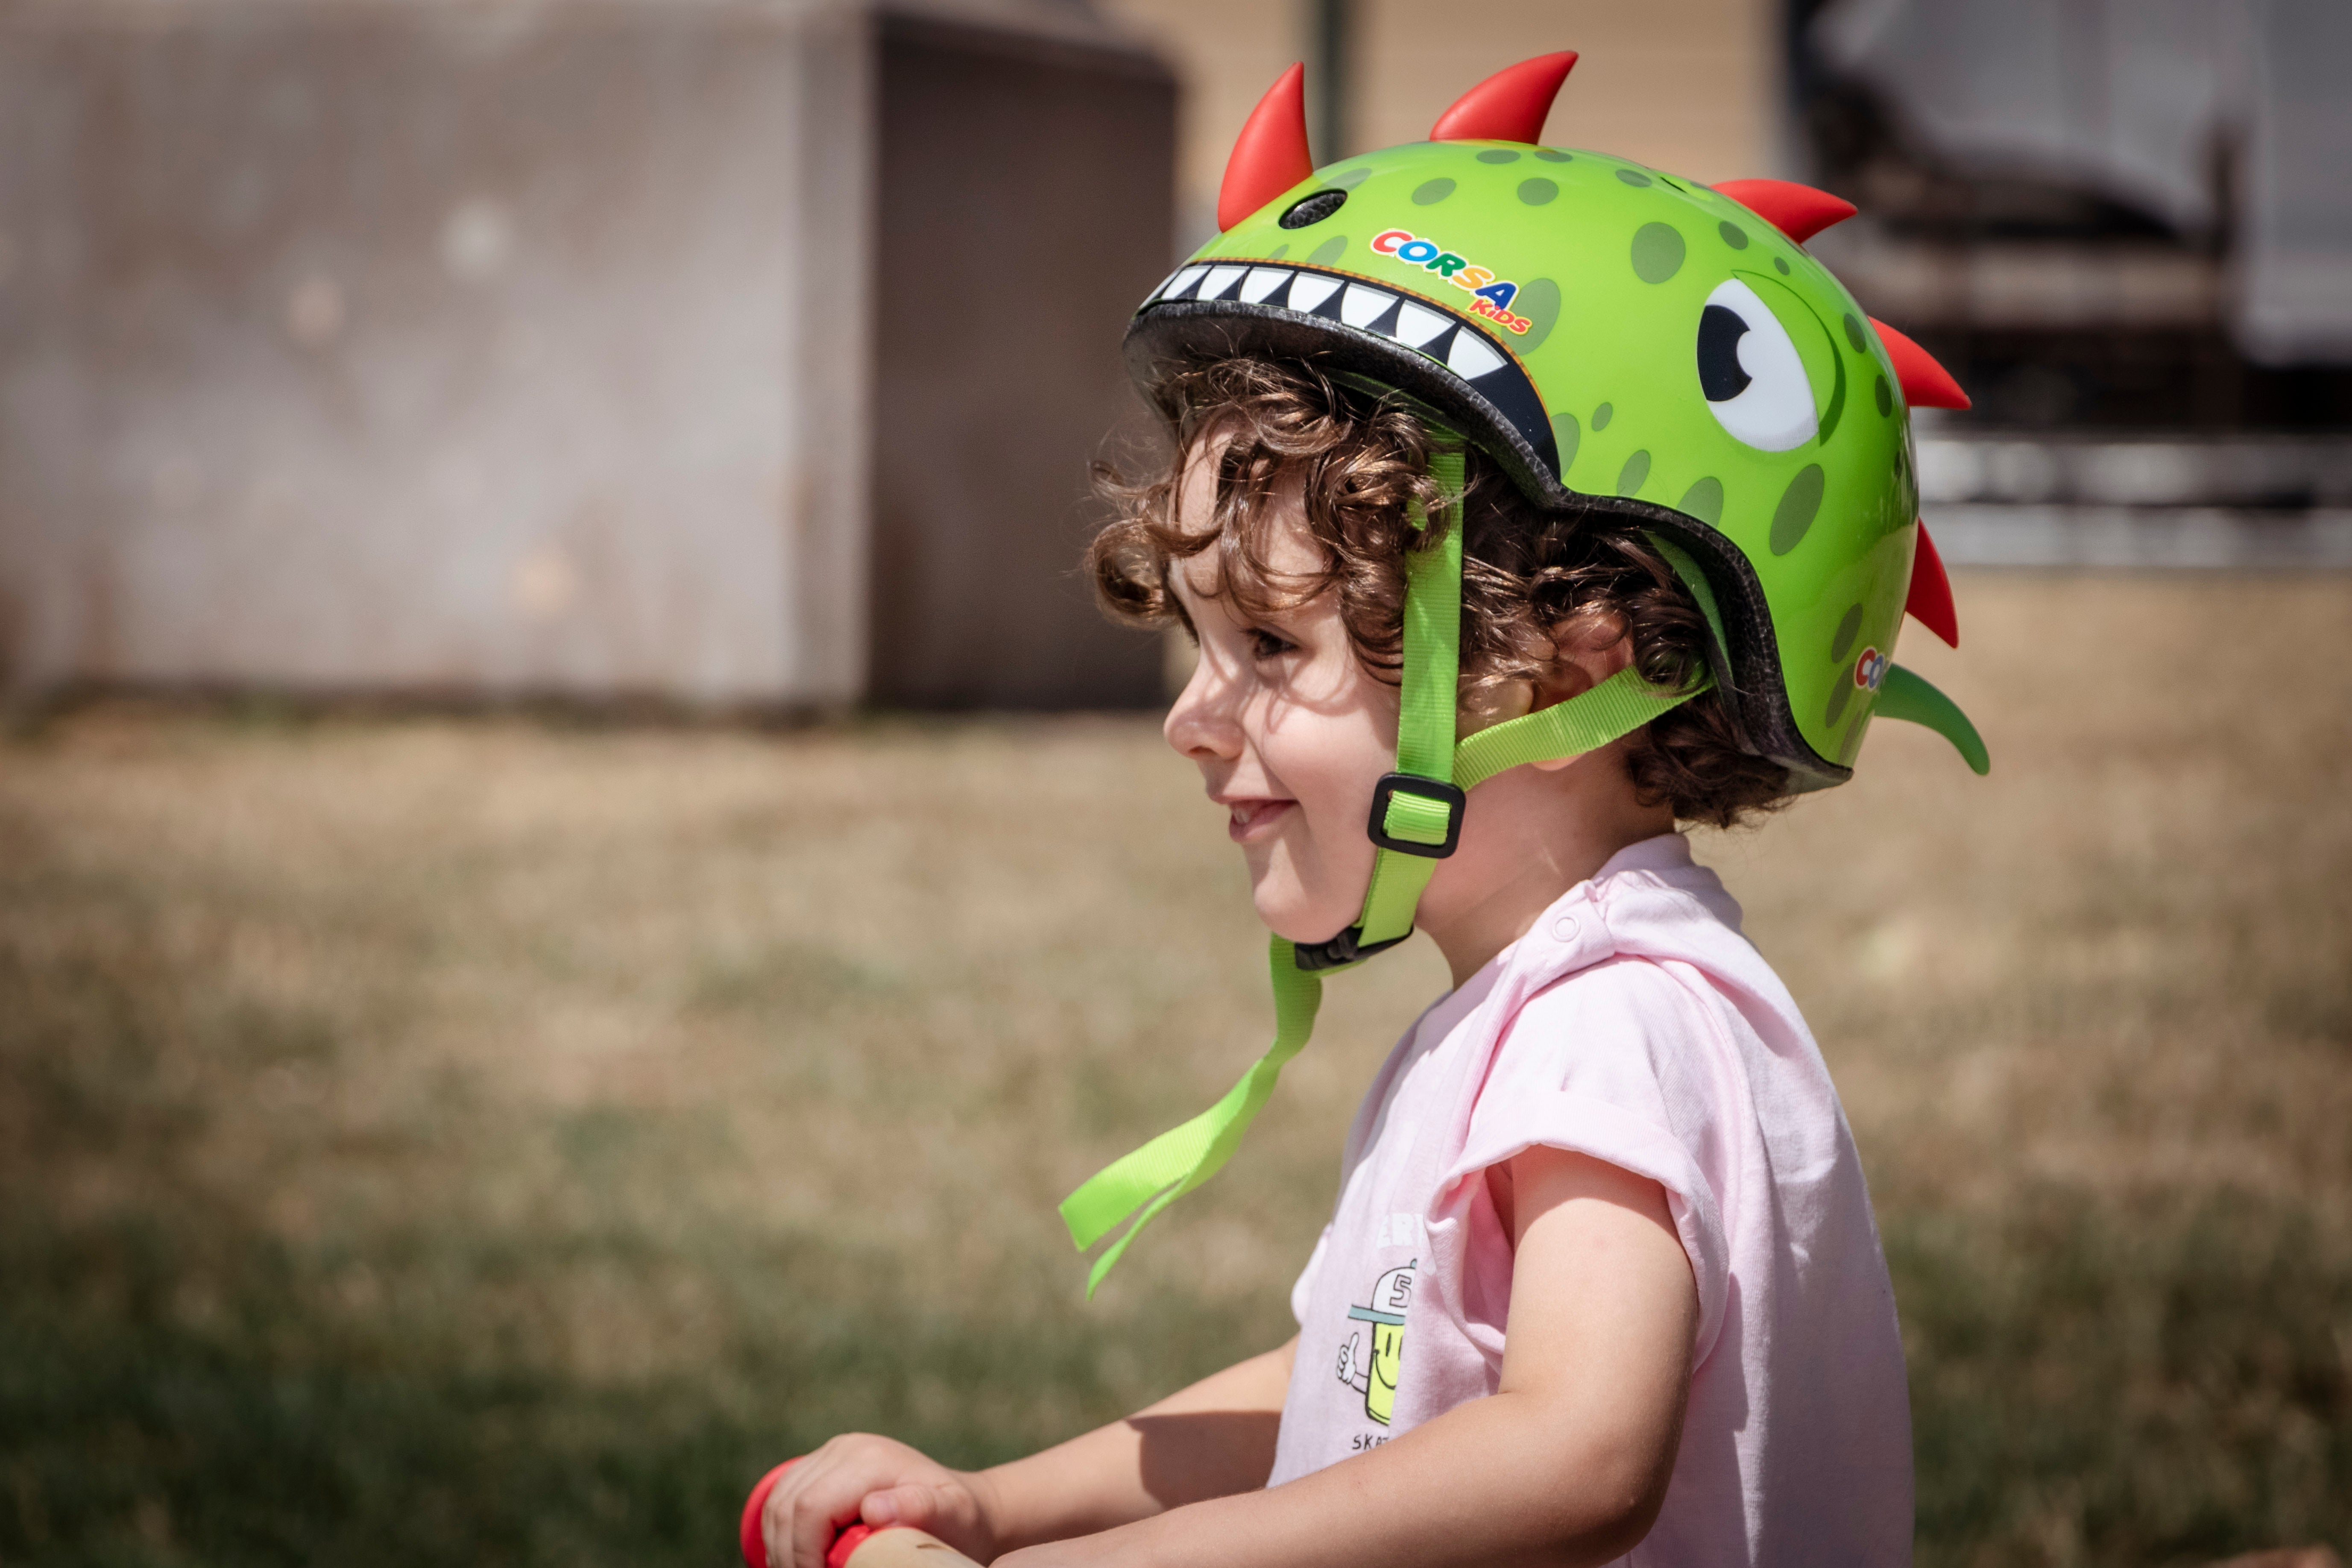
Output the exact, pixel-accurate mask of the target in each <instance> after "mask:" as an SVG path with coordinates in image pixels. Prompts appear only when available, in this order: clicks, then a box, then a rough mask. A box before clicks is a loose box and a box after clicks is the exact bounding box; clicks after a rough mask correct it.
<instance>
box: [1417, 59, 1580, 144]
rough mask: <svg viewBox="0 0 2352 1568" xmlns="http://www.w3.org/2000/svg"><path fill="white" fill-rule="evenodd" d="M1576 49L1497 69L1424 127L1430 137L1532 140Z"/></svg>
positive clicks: (1440, 139) (1540, 132) (1441, 139)
mask: <svg viewBox="0 0 2352 1568" xmlns="http://www.w3.org/2000/svg"><path fill="white" fill-rule="evenodd" d="M1575 64H1576V51H1575V50H1574V49H1562V50H1560V51H1559V53H1558V54H1556V55H1538V56H1537V57H1536V58H1533V59H1531V60H1521V61H1520V62H1519V63H1518V64H1517V65H1515V66H1512V67H1510V68H1508V69H1506V70H1498V71H1496V73H1495V74H1494V75H1493V76H1490V77H1488V78H1487V79H1486V80H1485V81H1482V82H1480V83H1479V84H1478V85H1477V86H1476V87H1474V88H1472V89H1470V90H1469V91H1468V92H1465V93H1464V94H1463V95H1462V96H1461V97H1460V98H1457V99H1455V100H1454V107H1453V108H1451V109H1449V110H1446V111H1445V112H1444V113H1443V114H1441V115H1439V116H1438V117H1437V123H1436V124H1434V125H1433V126H1431V127H1430V128H1429V139H1430V140H1431V141H1432V142H1537V141H1540V140H1541V139H1542V137H1543V128H1544V116H1546V115H1548V114H1549V113H1550V112H1551V100H1553V99H1555V98H1557V97H1559V84H1560V83H1561V82H1564V81H1566V80H1567V79H1568V72H1569V68H1570V67H1571V66H1573V65H1575Z"/></svg>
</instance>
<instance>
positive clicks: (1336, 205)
mask: <svg viewBox="0 0 2352 1568" xmlns="http://www.w3.org/2000/svg"><path fill="white" fill-rule="evenodd" d="M1345 205H1348V193H1347V192H1345V191H1318V192H1316V193H1315V194H1314V195H1311V196H1304V197H1301V198H1300V199H1299V200H1297V201H1295V202H1293V203H1291V204H1290V208H1289V210H1288V211H1287V212H1285V213H1284V214H1283V215H1282V216H1281V217H1279V218H1278V219H1276V222H1278V223H1279V224H1281V225H1282V226H1283V227H1285V228H1306V227H1307V226H1310V225H1313V224H1318V223H1321V222H1322V221H1323V220H1324V219H1325V218H1327V217H1329V216H1331V215H1332V214H1333V213H1335V212H1338V211H1339V209H1340V208H1341V207H1343V206H1345Z"/></svg>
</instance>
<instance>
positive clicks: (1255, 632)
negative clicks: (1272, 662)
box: [1242, 626, 1298, 658]
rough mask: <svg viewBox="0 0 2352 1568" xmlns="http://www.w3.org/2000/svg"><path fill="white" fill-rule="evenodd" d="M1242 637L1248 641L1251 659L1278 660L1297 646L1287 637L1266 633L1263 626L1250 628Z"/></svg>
mask: <svg viewBox="0 0 2352 1568" xmlns="http://www.w3.org/2000/svg"><path fill="white" fill-rule="evenodd" d="M1242 636H1243V637H1246V638H1247V639H1248V640H1249V650H1250V657H1251V658H1281V657H1282V656H1283V655H1284V654H1286V653H1288V652H1289V651H1290V650H1291V649H1293V648H1295V647H1297V646H1298V645H1297V643H1295V642H1292V641H1291V640H1290V639H1288V638H1287V637H1280V636H1277V635H1276V634H1275V633H1273V632H1270V631H1267V630H1266V629H1265V627H1264V626H1252V627H1250V628H1249V629H1248V630H1247V631H1245V632H1244V633H1243V634H1242Z"/></svg>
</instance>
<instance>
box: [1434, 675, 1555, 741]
mask: <svg viewBox="0 0 2352 1568" xmlns="http://www.w3.org/2000/svg"><path fill="white" fill-rule="evenodd" d="M1535 709H1536V683H1535V682H1534V681H1532V680H1497V681H1495V682H1492V683H1491V684H1488V685H1484V686H1480V687H1477V688H1475V689H1472V690H1471V691H1470V692H1468V693H1467V694H1466V695H1465V696H1464V698H1463V699H1462V704H1461V707H1460V708H1459V710H1457V711H1456V714H1455V717H1454V733H1455V736H1456V738H1457V740H1463V741H1466V740H1468V739H1469V738H1470V737H1471V736H1473V735H1475V734H1476V733H1477V732H1478V731H1481V730H1491V729H1493V728H1494V727H1495V726H1496V725H1497V724H1507V723H1509V722H1510V721H1512V720H1514V719H1523V718H1525V717H1526V716H1527V715H1528V714H1529V713H1532V712H1534V711H1535Z"/></svg>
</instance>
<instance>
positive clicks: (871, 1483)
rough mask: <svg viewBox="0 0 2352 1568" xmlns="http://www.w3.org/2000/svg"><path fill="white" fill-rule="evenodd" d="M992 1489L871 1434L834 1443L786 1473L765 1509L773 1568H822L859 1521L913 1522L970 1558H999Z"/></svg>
mask: <svg viewBox="0 0 2352 1568" xmlns="http://www.w3.org/2000/svg"><path fill="white" fill-rule="evenodd" d="M989 1491H990V1489H989V1485H988V1483H987V1481H986V1480H985V1479H982V1478H981V1477H979V1476H976V1475H969V1474H966V1473H965V1472H963V1471H961V1470H950V1469H949V1468H947V1467H946V1466H945V1465H942V1464H939V1463H936V1462H935V1461H933V1460H931V1459H929V1458H926V1457H925V1456H924V1455H922V1454H920V1453H918V1452H917V1451H916V1450H915V1449H912V1448H909V1447H907V1445H906V1444H904V1443H898V1442H893V1441H892V1440H891V1439H889V1438H887V1437H876V1436H870V1435H868V1434H866V1433H852V1434H849V1435H847V1436H840V1437H835V1438H834V1439H833V1440H832V1441H831V1442H829V1443H827V1444H825V1445H824V1447H821V1448H819V1449H817V1450H816V1452H814V1453H813V1454H810V1455H809V1456H807V1457H806V1458H803V1459H802V1460H801V1462H800V1463H798V1464H796V1465H794V1466H793V1468H791V1469H789V1470H786V1471H785V1472H784V1473H783V1476H782V1479H779V1480H778V1481H777V1482H776V1489H775V1490H773V1491H772V1492H770V1493H769V1494H768V1502H767V1506H766V1507H765V1508H763V1509H762V1510H761V1511H760V1531H761V1536H762V1537H763V1538H764V1539H765V1540H766V1542H767V1545H768V1568H824V1553H825V1549H826V1548H827V1547H829V1546H831V1545H832V1544H833V1538H834V1536H835V1534H837V1533H838V1532H839V1531H841V1530H843V1529H844V1528H845V1527H846V1526H849V1525H852V1524H856V1523H857V1522H858V1521H860V1520H861V1519H862V1520H863V1521H865V1522H866V1523H867V1524H870V1525H872V1526H874V1527H875V1528H877V1529H879V1528H881V1527H882V1526H883V1525H886V1524H910V1525H913V1526H914V1527H915V1528H916V1529H918V1530H924V1531H929V1532H930V1533H931V1534H933V1535H936V1536H938V1537H939V1538H940V1540H941V1541H944V1542H947V1543H948V1544H949V1545H950V1546H952V1547H954V1548H955V1549H956V1550H957V1551H959V1552H962V1553H963V1554H964V1555H965V1556H967V1557H971V1558H973V1559H975V1560H977V1561H979V1562H982V1563H986V1562H988V1561H989V1560H990V1559H992V1558H993V1557H994V1556H995V1555H996V1535H997V1532H996V1528H995V1525H994V1523H993V1521H992V1520H991V1518H990V1515H989V1509H988V1501H989Z"/></svg>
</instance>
